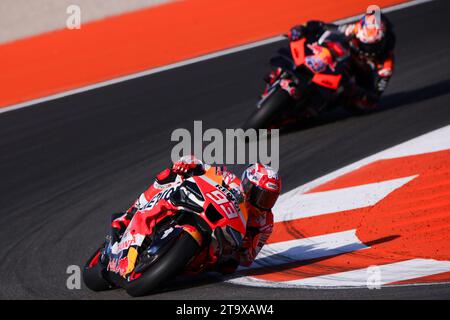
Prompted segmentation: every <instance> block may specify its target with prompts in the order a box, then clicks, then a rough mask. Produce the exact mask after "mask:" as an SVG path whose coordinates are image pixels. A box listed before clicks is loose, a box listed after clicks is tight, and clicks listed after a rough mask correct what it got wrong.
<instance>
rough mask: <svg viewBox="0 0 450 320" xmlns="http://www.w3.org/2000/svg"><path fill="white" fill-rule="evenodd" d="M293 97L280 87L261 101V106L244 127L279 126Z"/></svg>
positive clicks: (266, 127) (264, 127)
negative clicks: (278, 123)
mask: <svg viewBox="0 0 450 320" xmlns="http://www.w3.org/2000/svg"><path fill="white" fill-rule="evenodd" d="M291 101H292V97H291V96H290V95H289V93H287V92H286V91H285V90H283V89H282V88H280V87H278V88H276V89H275V91H273V92H271V93H270V94H269V95H268V96H267V97H265V98H263V100H262V101H261V102H260V105H259V108H258V109H257V110H256V111H255V112H254V113H253V114H252V115H251V116H250V117H249V118H248V119H247V121H246V122H245V124H244V127H243V129H244V130H247V129H255V130H258V129H272V128H273V127H274V126H277V122H279V121H280V119H281V116H282V115H283V113H284V112H285V111H286V108H287V106H288V105H289V103H290V102H291Z"/></svg>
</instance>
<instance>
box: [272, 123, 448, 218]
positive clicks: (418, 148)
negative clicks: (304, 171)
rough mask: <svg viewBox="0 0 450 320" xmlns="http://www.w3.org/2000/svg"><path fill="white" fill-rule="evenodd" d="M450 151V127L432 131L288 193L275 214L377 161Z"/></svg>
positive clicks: (276, 208)
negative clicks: (289, 204) (312, 192)
mask: <svg viewBox="0 0 450 320" xmlns="http://www.w3.org/2000/svg"><path fill="white" fill-rule="evenodd" d="M449 149H450V125H449V126H446V127H443V128H440V129H437V130H434V131H431V132H429V133H426V134H424V135H421V136H419V137H417V138H414V139H411V140H408V141H406V142H403V143H401V144H399V145H396V146H394V147H392V148H389V149H386V150H384V151H381V152H379V153H376V154H374V155H372V156H369V157H367V158H364V159H362V160H360V161H357V162H354V163H352V164H349V165H348V166H345V167H343V168H341V169H339V170H336V171H333V172H331V173H329V174H327V175H324V176H322V177H320V178H317V179H315V180H313V181H311V182H308V183H306V184H304V185H302V186H300V187H297V188H295V189H293V190H291V191H289V192H287V193H284V194H283V195H281V196H280V198H279V200H278V202H277V204H276V205H275V207H274V212H279V213H280V214H281V213H282V211H280V210H279V209H278V208H279V207H280V208H281V207H282V206H286V205H287V204H286V202H291V201H296V200H295V199H296V197H298V196H301V195H302V194H303V193H305V192H307V191H309V190H311V189H313V188H315V187H317V186H320V185H322V184H324V183H326V182H329V181H331V180H334V179H336V178H338V177H340V176H343V175H344V174H347V173H349V172H352V171H354V170H357V169H359V168H361V167H363V166H365V165H368V164H370V163H372V162H375V161H377V160H383V159H393V158H399V157H406V156H412V155H418V154H424V153H430V152H437V151H443V150H449Z"/></svg>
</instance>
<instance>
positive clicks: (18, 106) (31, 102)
mask: <svg viewBox="0 0 450 320" xmlns="http://www.w3.org/2000/svg"><path fill="white" fill-rule="evenodd" d="M431 1H435V0H414V1H409V2H406V3H403V4H399V5H394V6H390V7H387V8H384V9H382V10H383V12H385V13H388V12H392V11H397V10H402V9H406V8H409V7H412V6H416V5H419V4H423V3H427V2H431ZM359 16H360V15H357V16H352V17H349V18H345V19H341V20H337V21H335V23H337V24H343V23H348V22H351V21H354V20H355V19H357V18H358V17H359ZM283 39H285V38H284V37H283V36H276V37H273V38H268V39H264V40H261V41H257V42H253V43H249V44H245V45H241V46H237V47H234V48H230V49H226V50H221V51H217V52H214V53H210V54H206V55H203V56H200V57H196V58H192V59H188V60H184V61H180V62H177V63H173V64H169V65H166V66H161V67H157V68H152V69H149V70H145V71H142V72H137V73H133V74H130V75H127V76H123V77H118V78H114V79H111V80H107V81H103V82H98V83H95V84H92V85H88V86H84V87H80V88H77V89H73V90H68V91H65V92H61V93H57V94H53V95H50V96H46V97H42V98H38V99H33V100H29V101H25V102H22V103H18V104H14V105H11V106H8V107H3V108H0V114H1V113H5V112H9V111H13V110H18V109H22V108H26V107H30V106H33V105H36V104H39V103H43V102H48V101H52V100H56V99H60V98H64V97H67V96H71V95H74V94H78V93H83V92H86V91H90V90H95V89H99V88H102V87H106V86H109V85H113V84H116V83H121V82H125V81H128V80H133V79H136V78H141V77H145V76H148V75H152V74H155V73H159V72H164V71H168V70H172V69H175V68H180V67H184V66H187V65H190V64H194V63H198V62H202V61H206V60H210V59H214V58H218V57H221V56H225V55H228V54H233V53H237V52H240V51H244V50H249V49H252V48H256V47H260V46H264V45H267V44H270V43H274V42H278V41H281V40H283Z"/></svg>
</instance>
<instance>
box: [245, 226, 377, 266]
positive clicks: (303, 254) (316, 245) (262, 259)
mask: <svg viewBox="0 0 450 320" xmlns="http://www.w3.org/2000/svg"><path fill="white" fill-rule="evenodd" d="M367 248H369V247H368V246H366V245H365V244H363V243H362V242H361V241H360V240H359V239H358V237H357V236H356V230H348V231H343V232H336V233H330V234H326V235H321V236H316V237H310V238H303V239H296V240H290V241H284V242H277V243H271V244H267V245H265V246H264V247H263V248H262V249H261V251H260V253H259V254H258V257H257V259H256V260H255V261H254V262H253V264H252V265H251V266H250V268H252V269H253V268H260V267H264V266H274V265H281V264H286V263H292V262H296V261H303V260H311V259H316V258H322V257H329V256H334V255H337V254H342V253H347V252H353V251H357V250H362V249H367ZM245 269H248V268H241V270H245Z"/></svg>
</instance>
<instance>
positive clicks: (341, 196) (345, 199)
mask: <svg viewBox="0 0 450 320" xmlns="http://www.w3.org/2000/svg"><path fill="white" fill-rule="evenodd" d="M416 177H417V175H414V176H410V177H406V178H400V179H393V180H388V181H383V182H377V183H370V184H366V185H362V186H356V187H349V188H342V189H336V190H331V191H323V192H315V193H308V194H296V196H292V197H289V198H286V197H281V198H280V200H279V203H278V204H277V206H276V207H275V208H274V221H275V222H281V221H290V220H295V219H300V218H307V217H313V216H318V215H323V214H329V213H336V212H341V211H346V210H353V209H359V208H365V207H369V206H373V205H375V204H377V203H378V202H380V201H381V200H382V199H384V198H385V197H386V196H388V195H389V194H390V193H391V192H393V191H395V190H396V189H398V188H400V187H402V186H404V185H405V184H407V183H408V182H410V181H411V180H413V179H414V178H416Z"/></svg>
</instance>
